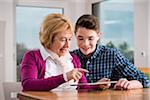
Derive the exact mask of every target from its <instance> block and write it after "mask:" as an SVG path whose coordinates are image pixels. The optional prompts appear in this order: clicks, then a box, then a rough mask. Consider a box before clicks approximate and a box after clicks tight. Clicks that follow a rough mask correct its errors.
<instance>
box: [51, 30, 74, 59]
mask: <svg viewBox="0 0 150 100" xmlns="http://www.w3.org/2000/svg"><path fill="white" fill-rule="evenodd" d="M71 38H72V32H71V31H65V32H62V33H58V34H56V36H55V37H54V39H53V40H54V41H53V43H52V44H51V46H50V48H49V49H50V50H51V51H53V52H54V53H56V54H57V55H58V56H64V55H65V54H66V53H67V52H68V51H69V50H68V49H69V47H70V43H71Z"/></svg>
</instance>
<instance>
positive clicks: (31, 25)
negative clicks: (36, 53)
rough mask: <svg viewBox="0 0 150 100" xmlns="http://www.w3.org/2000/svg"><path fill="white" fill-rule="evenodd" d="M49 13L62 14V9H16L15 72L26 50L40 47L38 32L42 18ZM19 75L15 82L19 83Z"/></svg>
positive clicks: (24, 7)
mask: <svg viewBox="0 0 150 100" xmlns="http://www.w3.org/2000/svg"><path fill="white" fill-rule="evenodd" d="M49 13H61V14H62V13H63V8H44V7H29V6H28V7H27V6H17V7H16V45H17V53H16V54H17V72H19V71H18V70H19V64H20V62H21V59H22V56H23V54H24V52H25V51H26V50H29V49H34V48H38V47H39V46H40V41H39V30H40V24H41V22H42V21H43V19H44V17H45V16H46V15H47V14H49ZM19 76H20V75H19V73H17V80H18V81H19V80H20V79H19Z"/></svg>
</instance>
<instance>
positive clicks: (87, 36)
mask: <svg viewBox="0 0 150 100" xmlns="http://www.w3.org/2000/svg"><path fill="white" fill-rule="evenodd" d="M99 35H100V34H99V33H97V32H96V31H94V30H89V29H86V28H78V30H77V32H76V38H77V45H78V47H79V49H80V51H81V52H82V53H83V54H84V55H86V56H87V57H89V56H91V54H92V53H93V52H94V51H95V49H96V44H97V41H98V39H99Z"/></svg>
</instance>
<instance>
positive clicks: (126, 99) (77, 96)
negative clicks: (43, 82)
mask: <svg viewBox="0 0 150 100" xmlns="http://www.w3.org/2000/svg"><path fill="white" fill-rule="evenodd" d="M18 99H20V100H43V99H44V100H45V99H46V100H56V99H57V100H150V88H144V89H134V90H113V89H108V90H99V91H87V90H81V91H76V90H74V91H40V92H37V91H36V92H35V91H26V92H20V93H18Z"/></svg>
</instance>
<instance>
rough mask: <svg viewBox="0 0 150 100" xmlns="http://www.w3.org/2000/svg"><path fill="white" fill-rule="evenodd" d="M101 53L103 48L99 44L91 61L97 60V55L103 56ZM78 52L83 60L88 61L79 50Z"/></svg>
mask: <svg viewBox="0 0 150 100" xmlns="http://www.w3.org/2000/svg"><path fill="white" fill-rule="evenodd" d="M101 51H102V46H101V45H98V44H97V45H96V49H95V51H94V53H93V54H92V55H91V57H90V58H89V59H93V58H96V56H97V55H99V54H101ZM77 52H78V54H79V56H80V57H81V58H82V59H87V58H86V56H85V55H84V54H83V53H82V52H81V51H80V50H79V49H78V51H77Z"/></svg>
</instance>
